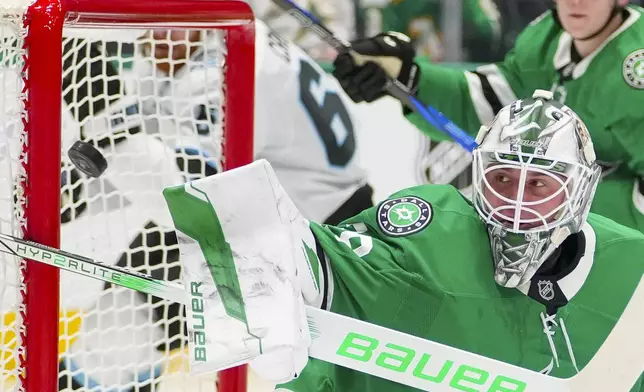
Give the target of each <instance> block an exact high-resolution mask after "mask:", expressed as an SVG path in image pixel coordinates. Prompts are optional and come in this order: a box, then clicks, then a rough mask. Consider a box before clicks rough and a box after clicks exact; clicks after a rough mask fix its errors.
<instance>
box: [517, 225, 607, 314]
mask: <svg viewBox="0 0 644 392" xmlns="http://www.w3.org/2000/svg"><path fill="white" fill-rule="evenodd" d="M571 240H575V241H576V244H574V243H573V244H572V245H573V246H575V245H576V246H577V247H578V248H577V249H576V255H575V256H574V257H573V258H572V260H571V261H570V262H569V263H568V264H569V265H570V268H564V269H563V270H562V271H560V272H558V273H555V274H554V275H545V274H539V272H538V271H537V273H536V274H535V275H534V277H532V279H531V280H530V281H529V282H526V283H525V284H523V285H521V286H518V287H517V289H518V290H519V291H520V292H522V293H523V294H525V295H527V296H529V297H530V298H532V299H534V300H536V301H537V302H540V303H542V304H544V305H545V306H546V308H548V313H550V314H553V313H554V311H555V309H556V308H559V307H561V306H564V305H565V304H567V303H568V302H569V301H570V300H572V299H573V297H574V296H575V295H577V293H578V292H579V290H581V288H582V286H583V285H584V283H585V282H586V279H588V275H589V274H590V269H591V267H592V266H593V261H594V258H595V241H596V238H595V231H594V230H593V228H592V227H591V226H590V225H589V224H588V222H586V223H584V225H583V226H582V229H581V231H580V232H579V233H578V234H577V235H575V238H571ZM564 244H566V243H565V242H564Z"/></svg>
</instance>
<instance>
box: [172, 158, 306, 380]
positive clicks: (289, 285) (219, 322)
mask: <svg viewBox="0 0 644 392" xmlns="http://www.w3.org/2000/svg"><path fill="white" fill-rule="evenodd" d="M164 196H165V198H166V201H167V203H168V207H169V209H170V212H171V214H172V218H173V220H174V223H175V227H176V228H177V231H178V233H177V235H178V236H179V246H180V249H181V262H182V266H183V282H184V284H185V287H186V290H187V291H188V292H189V296H190V299H189V304H188V306H187V315H188V318H187V320H188V321H187V322H188V336H189V346H190V362H191V371H192V373H193V374H200V373H204V372H210V371H216V370H220V369H224V368H228V367H231V366H235V365H238V364H242V363H246V362H248V361H249V360H250V359H253V358H254V357H257V356H258V355H260V354H267V357H268V356H272V357H273V358H275V356H274V354H275V353H278V354H279V353H282V354H286V355H280V356H278V357H279V358H281V359H282V360H283V361H286V362H290V363H284V364H282V365H283V366H282V368H285V369H286V370H285V372H286V373H287V374H286V375H285V377H286V378H288V377H292V374H291V373H292V372H299V371H300V370H301V369H302V368H303V367H304V365H305V364H306V361H307V349H308V346H309V345H310V335H309V330H308V326H307V322H306V315H305V308H304V300H303V297H302V289H301V288H300V283H299V282H298V280H297V275H296V271H297V268H296V267H297V265H296V264H297V263H301V262H302V261H306V252H303V251H302V247H303V243H308V244H309V245H308V246H314V245H313V241H314V240H313V235H312V234H311V232H310V230H309V228H308V226H309V222H308V221H307V220H306V219H304V218H303V217H302V215H301V214H300V212H299V211H298V210H297V208H296V207H295V205H294V204H293V202H292V201H291V199H290V198H289V197H288V195H287V194H286V192H285V191H284V189H283V188H282V186H281V185H280V184H279V182H278V180H277V177H276V176H275V173H274V171H273V169H272V168H271V166H270V165H269V164H268V162H267V161H265V160H260V161H256V162H254V163H252V164H250V165H247V166H244V167H242V168H239V169H236V170H232V171H229V172H224V173H221V174H218V175H215V176H211V177H207V178H204V179H201V180H198V181H194V182H191V183H187V184H185V185H183V186H179V187H173V188H167V189H166V190H165V191H164ZM313 249H314V248H313ZM296 259H300V260H296Z"/></svg>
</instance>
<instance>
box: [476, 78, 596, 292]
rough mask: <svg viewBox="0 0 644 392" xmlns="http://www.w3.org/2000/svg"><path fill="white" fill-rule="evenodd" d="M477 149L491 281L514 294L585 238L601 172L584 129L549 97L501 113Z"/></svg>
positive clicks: (480, 205)
mask: <svg viewBox="0 0 644 392" xmlns="http://www.w3.org/2000/svg"><path fill="white" fill-rule="evenodd" d="M476 141H477V142H478V144H479V147H477V148H476V149H475V150H474V153H473V154H474V162H473V165H472V171H473V180H472V181H473V182H472V185H473V190H474V194H473V203H474V206H475V207H476V210H477V212H478V213H479V215H480V216H481V218H482V219H483V221H484V222H485V224H486V226H487V229H488V233H489V237H490V242H491V245H492V254H493V259H494V266H495V273H494V279H495V281H496V282H497V284H499V285H501V286H504V287H517V286H520V285H523V284H524V283H526V282H528V281H529V280H530V279H531V278H532V277H533V276H534V274H535V273H536V272H537V270H538V269H539V267H541V265H542V264H543V262H544V261H545V260H546V259H547V258H548V257H549V256H550V255H551V254H552V252H553V251H554V250H555V249H556V248H557V247H558V246H559V245H560V244H561V243H562V242H563V241H564V240H565V239H566V238H567V237H568V236H569V235H570V234H573V233H577V232H579V231H580V230H581V226H582V225H583V223H584V222H585V221H586V218H587V216H588V210H589V209H590V204H591V202H592V199H593V196H594V193H595V189H596V188H597V184H598V182H599V178H600V174H601V169H600V167H599V165H597V164H596V163H595V152H594V150H593V144H592V141H591V139H590V136H589V134H588V130H587V129H586V126H585V125H584V123H583V122H582V121H581V119H580V118H579V117H578V116H577V115H576V114H575V113H574V112H573V111H572V110H571V109H570V108H568V107H566V106H564V105H562V104H560V103H558V102H556V101H553V100H552V93H550V92H548V91H543V90H537V91H535V93H534V95H533V96H532V99H526V100H518V101H516V102H514V103H512V104H511V105H509V106H506V107H504V108H503V109H502V110H501V111H500V112H499V113H498V115H497V116H496V117H495V119H494V120H493V121H492V124H491V125H490V126H489V127H486V126H482V127H481V129H480V130H479V134H478V136H477V138H476Z"/></svg>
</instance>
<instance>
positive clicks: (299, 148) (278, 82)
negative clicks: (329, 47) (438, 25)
mask: <svg viewBox="0 0 644 392" xmlns="http://www.w3.org/2000/svg"><path fill="white" fill-rule="evenodd" d="M256 26H257V41H256V42H257V44H256V51H257V52H256V59H257V61H256V69H257V78H256V81H255V83H256V97H255V157H256V158H265V159H266V160H268V161H269V162H270V163H271V165H272V166H273V168H274V169H275V172H276V173H277V176H278V177H279V180H280V182H281V183H282V184H283V185H284V188H285V189H286V191H287V192H288V193H289V195H290V196H291V198H292V199H293V200H294V202H295V203H296V204H297V206H298V208H299V209H300V210H301V211H302V213H303V214H304V215H305V216H306V217H307V218H309V219H312V220H314V221H318V222H322V221H324V220H325V219H326V218H327V217H328V216H329V215H331V214H332V213H333V212H334V211H335V210H336V209H337V208H338V207H340V206H341V205H342V204H343V203H344V202H345V201H346V200H347V199H348V198H349V197H350V196H351V195H352V194H353V193H354V192H355V191H356V190H357V189H358V188H360V187H362V186H363V185H365V183H366V174H365V172H364V171H363V170H362V168H361V167H360V166H359V163H358V157H357V145H356V138H357V136H356V133H357V132H358V127H359V126H360V124H359V122H358V121H357V116H356V111H355V104H354V103H353V102H352V101H351V99H349V98H348V97H347V96H346V95H344V92H343V91H342V88H341V87H340V85H339V83H338V82H337V80H336V79H335V78H333V77H332V76H331V75H328V74H327V73H326V72H324V71H323V70H322V68H320V66H318V65H317V64H316V63H315V62H314V61H312V60H311V59H310V58H309V56H308V55H307V54H306V53H304V51H303V50H301V49H300V48H299V47H297V46H296V45H294V44H292V43H290V42H288V41H286V40H284V39H282V38H281V37H280V36H278V35H276V34H274V33H272V32H271V31H270V30H269V29H268V28H267V27H266V26H265V25H264V24H263V23H261V22H259V21H257V25H256Z"/></svg>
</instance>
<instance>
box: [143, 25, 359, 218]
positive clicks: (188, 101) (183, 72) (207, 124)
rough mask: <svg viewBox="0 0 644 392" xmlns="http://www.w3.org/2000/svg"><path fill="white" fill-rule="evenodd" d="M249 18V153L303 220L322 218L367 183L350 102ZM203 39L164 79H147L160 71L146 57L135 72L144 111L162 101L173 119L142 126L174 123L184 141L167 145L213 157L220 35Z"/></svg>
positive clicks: (298, 52) (172, 130)
mask: <svg viewBox="0 0 644 392" xmlns="http://www.w3.org/2000/svg"><path fill="white" fill-rule="evenodd" d="M255 22H256V46H255V48H256V57H255V58H256V64H255V69H256V79H255V133H254V157H255V159H259V158H264V159H266V160H268V161H269V162H270V163H271V165H272V166H273V168H274V169H275V172H276V173H277V176H278V177H279V180H280V182H281V183H282V184H283V185H284V188H285V189H286V191H287V192H288V194H289V195H290V196H291V198H292V199H293V200H294V202H295V203H296V204H297V207H298V208H299V209H300V210H301V211H302V213H303V214H304V215H305V216H306V217H307V218H308V219H311V220H314V221H318V222H323V221H325V220H326V219H327V218H328V217H329V216H331V215H332V214H333V213H334V212H335V211H336V210H337V209H338V208H339V207H340V206H342V205H343V204H344V203H345V202H346V201H347V200H348V199H349V198H350V197H351V196H352V195H353V194H354V193H355V192H356V190H358V189H359V188H361V187H362V186H364V185H365V184H366V183H367V181H366V172H365V171H364V170H363V169H362V168H361V167H360V166H359V164H358V161H359V159H358V156H357V146H356V133H357V128H358V127H359V123H358V122H357V121H356V118H357V117H356V114H355V111H356V107H355V104H354V103H353V102H352V101H351V100H350V99H349V98H348V97H347V96H346V95H344V92H343V91H342V88H341V87H340V85H339V83H338V82H337V81H336V80H335V78H333V77H332V76H331V75H328V74H327V73H326V72H324V70H323V69H322V68H321V67H320V66H319V65H317V63H315V62H314V61H313V60H311V58H310V57H309V56H308V55H307V54H306V53H305V52H304V51H303V50H302V49H300V48H299V47H297V46H296V45H294V44H293V43H291V42H289V41H287V40H285V39H283V38H281V37H280V36H278V35H277V34H275V33H273V32H272V31H271V30H270V29H269V28H268V27H266V25H265V24H264V23H263V22H261V21H259V20H256V21H255ZM206 39H207V41H206V42H205V43H204V45H203V47H204V48H206V49H205V50H202V49H199V50H198V51H196V52H195V53H193V54H192V57H191V61H190V62H189V65H187V66H185V67H183V68H181V69H180V70H179V71H177V72H175V73H174V77H173V78H171V79H170V82H169V83H168V82H165V83H159V82H158V81H155V80H153V79H150V78H146V75H151V74H154V73H155V72H156V74H158V71H154V70H153V69H152V65H151V63H150V62H149V61H142V62H140V63H138V64H136V65H135V68H136V70H135V74H136V75H137V79H138V81H139V82H138V83H137V88H138V90H139V91H138V95H139V96H140V97H152V98H151V99H149V100H148V101H149V102H147V103H146V101H145V100H143V101H142V111H143V113H144V114H145V113H149V112H152V111H155V110H156V111H158V110H159V108H160V110H161V111H162V112H164V113H163V114H165V115H171V118H174V121H163V120H162V121H158V120H155V121H151V122H150V123H148V124H146V126H145V129H146V130H147V133H154V132H160V133H162V134H163V133H167V134H169V135H177V128H179V130H178V132H179V133H180V134H182V135H184V137H183V138H182V140H181V141H177V143H183V144H184V145H183V146H179V145H176V146H173V147H176V148H181V147H183V148H195V149H198V150H201V151H203V152H205V153H206V154H207V155H208V156H209V157H211V158H212V159H218V158H220V157H221V149H220V147H219V144H218V142H217V138H216V137H213V135H215V134H217V133H218V132H221V128H220V125H221V121H220V119H219V118H218V117H219V115H218V113H217V109H216V108H217V107H219V101H220V100H221V96H219V95H218V94H219V93H218V92H219V91H220V87H221V85H220V84H221V75H220V72H221V64H220V62H221V61H223V60H222V59H223V57H221V52H220V49H219V48H220V47H221V45H220V42H221V41H220V37H218V36H217V35H209V36H208V37H207V38H206ZM204 52H205V53H204ZM229 66H232V67H234V66H235V65H234V64H230V65H229ZM145 80H149V81H150V82H145ZM166 80H167V79H166ZM226 88H227V89H230V88H233V89H234V88H235V87H234V86H226ZM170 93H171V94H172V96H173V101H172V102H171V101H167V103H168V104H167V105H164V102H165V101H164V100H163V96H165V95H170ZM177 97H181V99H177ZM249 98H250V97H249ZM159 102H160V105H159ZM166 106H167V107H166ZM195 116H196V117H197V120H205V121H198V122H197V127H198V128H199V127H202V128H200V129H198V132H195V129H194V127H195V121H194V118H195ZM155 118H158V117H157V116H155ZM166 118H167V117H166ZM190 120H192V121H190ZM208 120H210V121H208ZM224 121H225V120H224ZM165 127H167V128H165ZM208 128H210V131H209V130H208ZM174 140H176V137H175V139H174Z"/></svg>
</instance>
